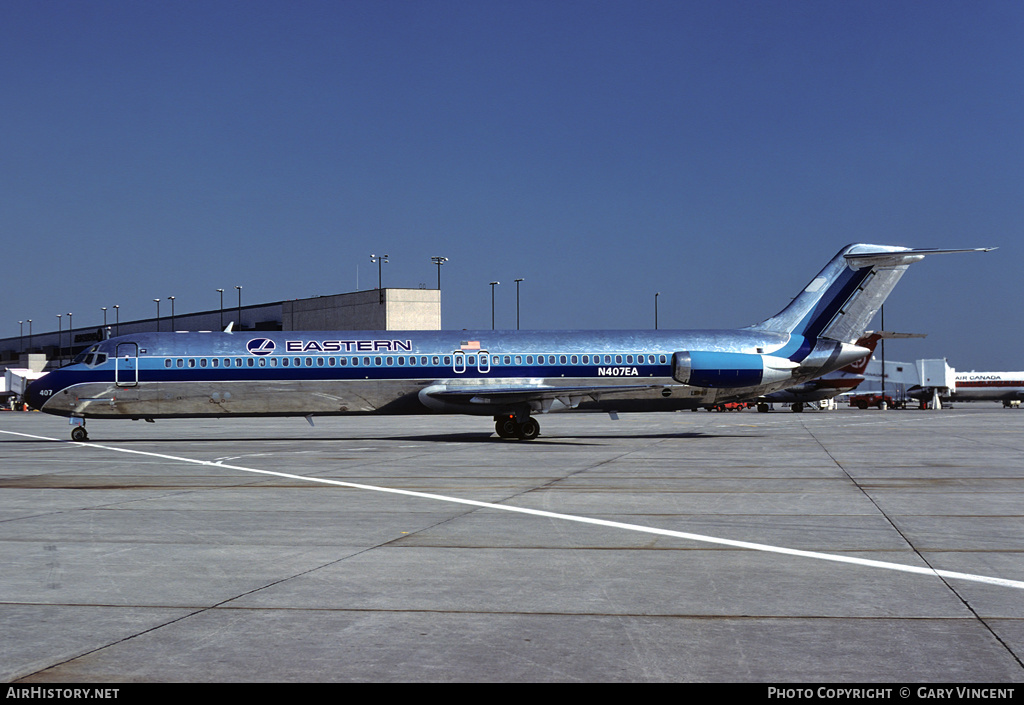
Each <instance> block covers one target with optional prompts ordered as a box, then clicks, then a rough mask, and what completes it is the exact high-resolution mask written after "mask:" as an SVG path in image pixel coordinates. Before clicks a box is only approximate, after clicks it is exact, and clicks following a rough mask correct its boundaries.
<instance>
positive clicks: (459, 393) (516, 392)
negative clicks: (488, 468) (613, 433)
mask: <svg viewBox="0 0 1024 705" xmlns="http://www.w3.org/2000/svg"><path fill="white" fill-rule="evenodd" d="M666 386H670V385H665V384H621V385H600V384H597V385H585V386H565V387H550V386H541V385H523V384H520V385H508V386H483V385H471V384H466V385H451V386H449V385H437V386H436V387H428V388H426V389H424V390H423V391H422V392H421V394H424V395H426V396H429V397H431V398H433V399H436V400H438V401H440V402H444V403H448V404H479V405H481V406H495V405H507V404H524V403H525V404H529V403H532V402H535V403H538V404H539V405H540V408H541V410H542V411H545V412H546V411H547V410H548V409H550V408H551V404H552V402H554V401H555V400H558V401H560V402H561V403H562V404H564V405H565V406H567V407H569V408H570V409H575V408H576V407H577V406H579V403H580V402H581V401H583V400H584V399H585V398H587V397H589V398H591V399H593V400H594V401H599V400H600V398H601V397H602V396H603V395H605V394H617V393H626V392H636V391H639V390H644V389H661V388H663V387H666Z"/></svg>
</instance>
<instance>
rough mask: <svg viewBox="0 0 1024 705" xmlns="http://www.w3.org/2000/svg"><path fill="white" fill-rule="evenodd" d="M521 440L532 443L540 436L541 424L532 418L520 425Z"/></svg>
mask: <svg viewBox="0 0 1024 705" xmlns="http://www.w3.org/2000/svg"><path fill="white" fill-rule="evenodd" d="M518 435H519V440H521V441H532V440H533V439H534V438H536V437H537V436H539V435H540V424H539V423H537V419H535V418H533V417H532V416H531V417H530V418H528V419H526V420H525V421H523V422H522V423H521V424H519V434H518Z"/></svg>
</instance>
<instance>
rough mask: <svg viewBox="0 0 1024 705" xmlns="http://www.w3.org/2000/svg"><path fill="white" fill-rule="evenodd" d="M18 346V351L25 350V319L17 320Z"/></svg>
mask: <svg viewBox="0 0 1024 705" xmlns="http://www.w3.org/2000/svg"><path fill="white" fill-rule="evenodd" d="M18 347H19V348H20V350H19V353H23V352H25V321H18Z"/></svg>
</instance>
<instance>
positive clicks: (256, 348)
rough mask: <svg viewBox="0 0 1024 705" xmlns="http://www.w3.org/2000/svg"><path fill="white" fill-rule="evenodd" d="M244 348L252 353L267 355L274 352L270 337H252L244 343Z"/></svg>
mask: <svg viewBox="0 0 1024 705" xmlns="http://www.w3.org/2000/svg"><path fill="white" fill-rule="evenodd" d="M245 349H246V350H248V351H249V352H251V353H252V354H253V355H269V354H270V353H272V352H274V341H273V340H271V339H270V338H253V339H252V340H250V341H249V342H248V343H246V344H245Z"/></svg>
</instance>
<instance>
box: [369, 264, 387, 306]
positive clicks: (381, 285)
mask: <svg viewBox="0 0 1024 705" xmlns="http://www.w3.org/2000/svg"><path fill="white" fill-rule="evenodd" d="M370 261H371V262H376V263H377V289H378V290H379V291H380V302H381V303H384V274H383V272H382V271H381V267H382V265H385V264H387V263H388V256H387V255H383V256H381V257H378V256H377V255H370Z"/></svg>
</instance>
